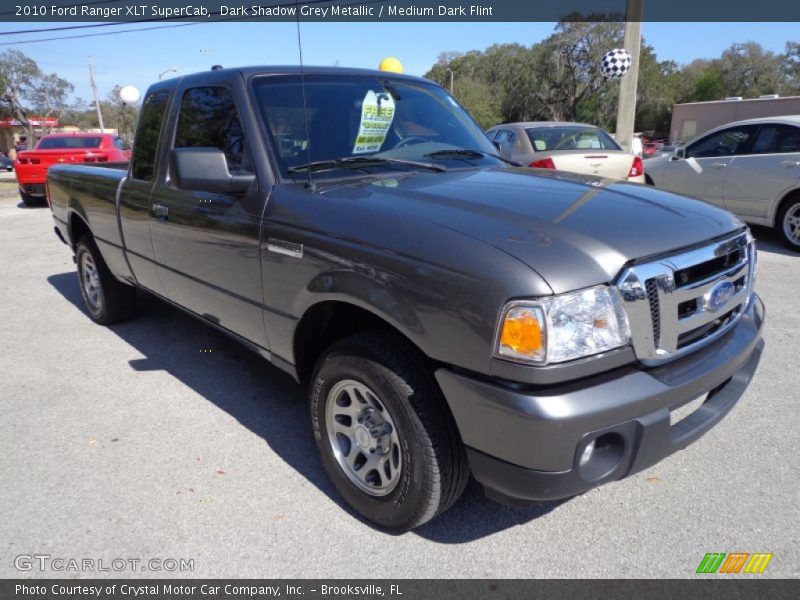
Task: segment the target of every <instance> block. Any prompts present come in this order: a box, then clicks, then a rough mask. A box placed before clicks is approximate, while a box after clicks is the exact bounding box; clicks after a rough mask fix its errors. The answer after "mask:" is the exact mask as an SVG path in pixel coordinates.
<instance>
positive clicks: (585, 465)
mask: <svg viewBox="0 0 800 600" xmlns="http://www.w3.org/2000/svg"><path fill="white" fill-rule="evenodd" d="M495 151H496V149H495V147H494V146H493V145H492V144H491V143H490V142H489V141H488V140H487V138H486V137H485V136H484V134H483V133H482V132H481V131H480V129H479V128H478V127H477V125H476V124H475V122H474V121H473V120H472V118H471V117H470V116H469V115H468V114H467V113H466V112H465V111H464V110H463V109H462V108H461V106H460V105H459V104H458V103H457V102H456V101H455V100H454V99H453V98H452V97H450V96H449V95H448V94H447V92H445V91H444V90H443V89H442V88H440V87H439V86H437V85H435V84H433V83H432V82H430V81H427V80H424V79H419V78H415V77H408V76H402V75H396V74H391V73H385V72H379V71H363V70H352V69H334V68H306V69H305V71H304V72H301V71H300V70H299V69H296V68H288V67H255V68H243V69H218V70H211V71H208V72H204V73H198V74H194V75H189V76H186V77H181V78H177V79H173V80H170V81H162V82H159V83H156V84H155V85H153V86H152V87H151V88H150V89H149V90H148V92H147V94H146V96H145V98H144V101H143V105H142V110H141V115H140V118H139V124H138V129H137V133H136V139H135V143H134V148H133V156H132V159H131V161H130V164H129V165H110V166H107V167H99V166H97V167H93V166H66V165H65V166H55V167H53V168H51V169H50V171H49V173H48V177H47V188H48V197H49V202H50V206H51V208H52V212H53V216H54V218H55V224H56V227H55V230H56V234H57V235H58V237H59V238H60V239H61V240H62V241H64V242H65V243H66V244H68V245H69V247H70V248H71V250H72V251H74V253H75V260H76V263H77V267H78V279H79V283H80V289H81V292H82V294H83V299H84V301H85V304H86V309H87V311H88V313H89V315H90V316H91V318H92V319H94V320H95V321H97V322H98V323H102V324H109V323H114V322H116V321H119V320H121V319H124V318H127V317H130V316H131V315H132V314H134V310H135V303H136V295H137V290H144V291H146V292H147V293H149V294H153V295H155V296H157V297H159V298H162V299H163V300H164V301H166V302H170V303H172V304H174V305H175V306H178V307H180V308H181V309H183V310H185V311H187V312H188V313H190V314H192V315H194V316H196V317H197V318H199V319H200V320H201V321H203V322H204V323H207V324H209V325H211V326H213V327H216V328H218V329H220V330H222V331H223V332H225V333H227V334H228V335H230V336H232V337H234V338H236V339H237V340H239V341H241V342H242V343H243V344H245V345H246V346H248V347H249V348H251V349H252V350H254V351H255V352H257V353H259V354H260V355H262V356H263V357H264V358H266V359H267V360H268V361H270V362H271V363H272V364H274V365H275V366H277V367H278V368H280V369H283V370H285V371H287V372H289V373H290V374H291V375H292V376H294V377H295V378H296V379H297V381H298V382H302V383H303V384H305V385H307V386H308V395H309V403H310V412H311V426H312V431H313V435H314V437H315V438H316V443H317V445H318V447H319V451H320V454H321V456H322V462H323V464H324V467H325V469H326V471H327V472H328V474H329V476H330V478H331V479H332V481H333V483H334V484H335V486H336V488H337V489H338V491H339V492H340V493H341V495H342V496H343V497H344V498H345V499H346V501H347V502H348V503H349V504H350V505H352V506H353V507H354V509H355V510H357V511H358V512H359V513H360V514H361V515H363V516H364V517H366V518H367V519H368V520H370V521H372V522H373V523H375V524H377V525H379V526H381V527H384V528H387V529H393V530H407V529H410V528H413V527H417V526H419V525H421V524H423V523H425V522H427V521H429V520H430V519H432V518H433V517H434V516H436V515H438V514H440V513H441V512H443V511H444V510H446V509H447V508H448V507H450V506H451V505H452V504H453V503H454V502H455V501H456V500H457V499H458V497H459V495H460V494H461V492H462V491H463V489H464V486H465V485H466V483H467V481H468V479H469V477H470V475H471V476H472V477H474V478H475V479H476V480H477V481H478V482H479V483H480V484H482V485H483V487H484V488H485V490H486V493H487V494H488V495H489V496H490V497H492V498H494V499H497V500H499V501H502V502H506V503H511V504H525V503H530V502H535V501H542V500H551V499H558V498H567V497H570V496H573V495H576V494H580V493H582V492H584V491H586V490H588V489H590V488H593V487H595V486H597V485H600V484H603V483H607V482H610V481H614V480H619V479H622V478H624V477H626V476H628V475H631V474H633V473H636V472H638V471H641V470H642V469H644V468H646V467H648V466H650V465H653V464H654V463H656V462H657V461H659V460H660V459H662V458H664V457H666V456H667V455H669V454H671V453H673V452H675V451H676V450H679V449H681V448H683V447H685V446H686V445H688V444H690V443H691V442H693V441H694V440H696V439H698V438H699V437H700V436H701V435H702V434H704V433H705V432H706V431H708V430H709V429H710V428H711V427H713V426H714V425H715V424H716V423H717V422H718V421H719V420H720V419H721V418H722V417H723V416H724V415H725V414H726V413H727V412H728V411H729V410H731V408H732V407H733V406H734V404H735V403H736V402H737V401H738V399H739V398H740V396H741V395H742V393H743V392H744V391H745V389H746V387H747V385H748V383H749V381H750V379H751V377H752V375H753V373H754V372H755V370H756V367H757V364H758V362H759V358H760V356H761V352H762V348H763V341H762V339H761V330H762V322H763V317H764V308H763V305H762V303H761V301H760V299H759V298H758V296H757V295H756V294H755V293H754V291H753V283H754V279H755V265H756V250H755V246H754V243H753V239H752V237H751V235H750V232H749V231H748V229H747V227H746V226H745V225H744V224H743V223H742V222H741V221H739V220H738V219H737V218H736V217H734V216H733V215H731V214H730V213H728V212H725V211H723V210H720V209H718V208H715V207H712V206H708V205H705V204H703V203H700V202H697V201H694V200H690V199H687V198H683V197H681V196H678V195H675V194H671V193H667V192H664V191H660V190H657V189H653V188H652V187H648V186H644V185H638V184H633V183H628V182H621V181H614V180H609V179H600V178H596V177H590V176H579V175H573V174H568V173H563V172H558V171H555V172H553V171H545V170H537V169H528V168H522V167H518V166H515V165H512V164H509V163H508V162H507V161H504V160H503V159H501V158H500V157H498V156H496V154H495ZM265 376H266V375H265ZM689 403H693V404H691V405H690V404H689ZM695 405H696V408H695V409H694V410H691V411H689V410H688V409H687V406H691V407H694V406H695ZM686 412H688V415H684V413H686ZM680 417H682V418H680ZM730 433H731V435H735V432H733V431H732V432H730ZM721 468H725V466H724V465H722V466H721ZM730 468H734V465H730ZM700 475H701V474H700V473H698V476H700Z"/></svg>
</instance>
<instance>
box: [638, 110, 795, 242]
mask: <svg viewBox="0 0 800 600" xmlns="http://www.w3.org/2000/svg"><path fill="white" fill-rule="evenodd" d="M647 170H648V178H649V181H648V183H652V184H654V185H655V186H656V187H660V188H663V189H666V190H670V191H673V192H678V193H680V194H685V195H688V196H694V197H696V198H701V199H703V200H705V201H706V202H710V203H711V204H716V205H717V206H721V207H724V208H726V209H728V210H730V211H731V212H733V213H736V214H737V215H739V216H740V217H741V218H742V219H743V220H744V221H746V222H748V223H755V224H757V225H766V226H767V227H774V228H775V229H776V230H777V231H778V233H779V234H780V236H781V238H782V239H783V241H784V243H785V244H786V246H787V247H788V248H790V249H792V250H795V251H797V252H800V115H798V116H787V117H769V118H760V119H749V120H746V121H738V122H735V123H729V124H728V125H724V126H722V127H717V128H716V129H712V130H711V131H709V132H706V133H704V134H703V135H701V136H699V137H697V138H695V139H693V140H692V141H690V142H689V143H688V144H686V145H685V146H681V147H678V148H677V149H675V150H674V151H673V152H672V154H670V155H669V156H663V157H658V158H653V159H650V160H648V161H647Z"/></svg>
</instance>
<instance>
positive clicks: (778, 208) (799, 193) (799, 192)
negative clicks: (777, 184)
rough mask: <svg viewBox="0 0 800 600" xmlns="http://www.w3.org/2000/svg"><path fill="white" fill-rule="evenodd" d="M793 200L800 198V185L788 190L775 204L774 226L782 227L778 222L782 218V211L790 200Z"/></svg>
mask: <svg viewBox="0 0 800 600" xmlns="http://www.w3.org/2000/svg"><path fill="white" fill-rule="evenodd" d="M792 200H800V187H796V188H794V189H791V190H789V191H788V192H786V193H785V194H784V195H783V197H782V198H781V199H780V201H779V202H778V203H777V204H776V205H775V212H774V213H773V215H772V226H773V227H780V226H781V224H780V223H779V222H778V219H780V216H781V213H782V212H783V209H784V208H785V207H786V205H787V204H789V202H791V201H792Z"/></svg>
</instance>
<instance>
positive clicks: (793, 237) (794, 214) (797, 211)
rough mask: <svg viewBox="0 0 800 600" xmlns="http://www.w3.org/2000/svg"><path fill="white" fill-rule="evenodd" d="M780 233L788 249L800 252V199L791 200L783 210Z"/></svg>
mask: <svg viewBox="0 0 800 600" xmlns="http://www.w3.org/2000/svg"><path fill="white" fill-rule="evenodd" d="M778 232H779V233H780V234H781V237H782V238H783V243H784V244H786V246H787V247H788V248H790V249H791V250H794V251H795V252H800V197H794V198H792V199H790V200H789V201H788V202H787V203H786V205H785V206H784V207H783V208H782V209H781V212H780V214H779V215H778Z"/></svg>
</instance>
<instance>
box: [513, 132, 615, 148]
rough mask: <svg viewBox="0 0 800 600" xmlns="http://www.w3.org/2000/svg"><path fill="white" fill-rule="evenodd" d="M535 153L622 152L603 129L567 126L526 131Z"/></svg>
mask: <svg viewBox="0 0 800 600" xmlns="http://www.w3.org/2000/svg"><path fill="white" fill-rule="evenodd" d="M525 132H526V133H527V134H528V138H530V140H531V147H532V148H533V151H534V152H551V151H555V150H620V147H619V146H618V145H617V143H616V142H615V141H614V140H612V139H611V136H610V135H608V134H607V133H606V132H605V131H603V130H602V129H597V127H582V126H580V125H577V126H574V125H565V126H559V127H531V128H529V129H526V130H525Z"/></svg>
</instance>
